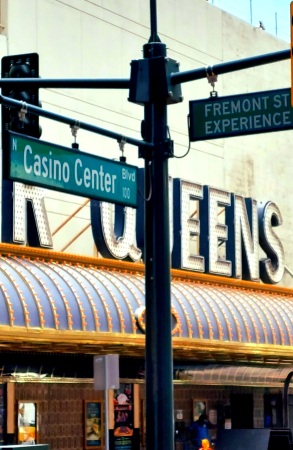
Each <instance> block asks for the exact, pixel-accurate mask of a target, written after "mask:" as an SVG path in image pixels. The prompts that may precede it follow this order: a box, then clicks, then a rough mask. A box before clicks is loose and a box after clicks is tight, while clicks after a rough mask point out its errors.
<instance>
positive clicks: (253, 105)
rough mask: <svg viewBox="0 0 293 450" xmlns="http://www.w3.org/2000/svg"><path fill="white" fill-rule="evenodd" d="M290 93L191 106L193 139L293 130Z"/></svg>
mask: <svg viewBox="0 0 293 450" xmlns="http://www.w3.org/2000/svg"><path fill="white" fill-rule="evenodd" d="M290 99H291V93H290V89H279V90H275V91H264V92H254V93H251V94H241V95H231V96H227V97H210V98H208V99H203V100H193V101H190V102H189V116H190V126H189V138H190V140H191V141H203V140H209V139H218V138H224V137H231V136H241V135H246V134H256V133H267V132H270V131H282V130H291V129H292V128H293V109H292V107H291V103H290Z"/></svg>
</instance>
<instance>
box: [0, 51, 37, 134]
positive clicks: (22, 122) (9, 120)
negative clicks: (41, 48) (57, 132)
mask: <svg viewBox="0 0 293 450" xmlns="http://www.w3.org/2000/svg"><path fill="white" fill-rule="evenodd" d="M38 76H39V55H38V54H37V53H27V54H23V55H12V56H5V57H4V58H2V61H1V77H2V78H14V79H15V78H38ZM2 95H4V96H6V97H10V98H12V99H14V100H19V101H21V102H23V107H22V108H21V109H20V110H19V109H16V108H11V107H9V106H4V105H2V132H4V134H6V133H5V132H6V131H16V132H17V133H21V134H26V135H28V136H32V137H35V138H39V137H40V136H41V134H42V130H41V127H40V125H39V116H38V115H34V114H31V113H29V114H28V113H27V108H26V104H27V103H29V104H31V105H35V106H40V103H39V88H38V87H37V86H30V87H26V86H24V85H22V84H20V85H18V86H17V85H15V86H13V87H12V86H10V87H9V86H7V87H3V88H2ZM4 139H5V136H4Z"/></svg>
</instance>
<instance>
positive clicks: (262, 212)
mask: <svg viewBox="0 0 293 450" xmlns="http://www.w3.org/2000/svg"><path fill="white" fill-rule="evenodd" d="M258 218H259V243H260V246H261V248H262V249H263V250H264V252H265V253H266V255H267V258H263V259H261V260H260V276H261V279H262V280H263V282H265V283H279V282H280V281H281V280H282V278H283V275H284V270H285V257H284V248H283V246H282V243H281V241H280V239H279V238H278V236H277V235H276V233H275V232H274V230H273V228H275V227H278V226H279V225H282V223H283V219H282V215H281V212H280V210H279V208H278V207H277V205H276V204H275V203H273V202H267V203H266V204H265V205H263V204H262V203H261V204H260V205H259V208H258Z"/></svg>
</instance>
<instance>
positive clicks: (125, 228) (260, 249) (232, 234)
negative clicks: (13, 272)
mask: <svg viewBox="0 0 293 450" xmlns="http://www.w3.org/2000/svg"><path fill="white" fill-rule="evenodd" d="M143 177H144V171H143V169H139V170H138V181H139V184H140V186H141V191H142V189H143V188H142V186H143ZM7 189H8V190H9V186H8V188H7V186H6V180H4V184H3V188H2V195H3V197H2V198H3V199H4V198H6V203H7V198H8V196H7V195H6V194H7ZM45 193H46V191H45V190H43V189H40V188H39V187H35V186H27V185H24V184H21V183H13V196H10V198H11V202H13V205H12V207H11V206H10V207H9V205H8V206H7V211H9V209H10V210H11V211H13V214H12V215H11V224H10V223H9V221H8V220H6V222H5V228H2V242H7V243H12V242H14V243H20V244H25V245H33V246H35V247H36V246H41V247H47V248H53V241H52V235H51V230H50V225H49V221H48V217H47V211H46V207H45V202H44V197H45V195H46V194H45ZM27 202H29V203H31V204H32V207H33V208H32V209H33V211H34V214H30V215H29V216H28V214H29V211H27V208H26V204H27ZM169 202H170V248H171V258H172V259H171V261H172V267H173V268H177V269H185V270H188V271H196V272H202V273H203V272H205V273H210V274H215V275H222V276H225V277H233V278H238V279H247V280H252V281H256V282H257V281H260V280H262V281H263V282H265V283H271V284H272V283H279V282H280V281H281V280H282V277H283V274H284V268H285V260H284V249H283V246H282V243H281V241H280V239H279V237H278V234H277V228H278V227H279V226H281V225H282V215H281V212H280V210H279V208H278V206H277V205H276V204H275V203H273V202H271V201H268V202H266V203H259V202H257V201H256V200H254V199H251V198H244V197H241V196H240V195H237V194H233V193H230V192H227V191H224V190H221V189H217V188H214V187H210V186H203V185H201V184H198V183H193V182H189V181H185V180H182V179H171V178H170V181H169ZM113 207H114V208H115V214H113ZM90 211H91V228H92V234H93V238H94V242H95V245H96V246H97V249H98V251H99V253H100V254H101V255H102V257H105V258H113V259H119V260H128V261H133V262H139V261H141V260H142V259H143V257H144V233H143V230H144V226H143V223H144V217H143V215H144V204H143V199H142V196H138V207H137V209H136V208H133V207H129V206H126V207H125V206H122V205H120V206H118V205H116V206H113V205H112V204H110V203H108V202H104V201H100V200H94V199H92V200H91V207H90ZM32 221H33V222H34V223H33V222H32ZM27 230H29V233H27ZM28 234H29V237H28Z"/></svg>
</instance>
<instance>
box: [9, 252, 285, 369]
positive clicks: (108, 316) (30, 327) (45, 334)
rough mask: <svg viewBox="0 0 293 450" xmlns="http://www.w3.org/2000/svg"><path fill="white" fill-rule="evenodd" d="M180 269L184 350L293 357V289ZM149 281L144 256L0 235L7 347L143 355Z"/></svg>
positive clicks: (223, 357)
mask: <svg viewBox="0 0 293 450" xmlns="http://www.w3.org/2000/svg"><path fill="white" fill-rule="evenodd" d="M171 274H172V285H171V296H172V324H173V332H172V336H173V349H174V357H175V358H181V359H184V358H185V359H194V360H196V359H197V360H202V361H210V362H211V361H213V362H219V361H221V362H223V361H229V360H233V361H239V362H245V361H246V360H249V361H250V362H258V361H259V362H261V363H264V362H269V363H272V362H277V363H286V364H287V363H291V362H293V321H292V318H293V290H292V289H286V288H280V287H278V286H271V285H270V286H267V285H263V284H260V283H252V282H246V281H239V280H232V279H227V278H221V277H216V276H211V275H205V274H198V273H194V272H187V271H179V270H172V272H171ZM144 289H145V285H144V266H143V265H142V264H132V263H126V262H122V261H113V260H105V259H101V258H87V257H81V256H77V255H68V254H65V253H62V254H61V253H56V252H51V251H48V250H41V249H30V248H27V247H20V246H16V245H7V244H0V308H1V309H0V311H1V314H0V348H1V347H2V348H8V349H9V348H11V349H15V348H16V347H17V346H19V345H22V348H24V349H25V348H32V347H33V348H34V349H35V350H40V351H51V350H52V347H54V350H55V351H74V352H81V353H83V352H84V353H91V352H92V353H96V352H97V351H99V352H101V353H107V352H108V353H109V352H112V351H115V352H117V353H119V354H128V355H143V353H144V316H145V307H144V305H145V303H144ZM159 319H160V320H162V321H163V320H164V317H161V318H159Z"/></svg>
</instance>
